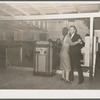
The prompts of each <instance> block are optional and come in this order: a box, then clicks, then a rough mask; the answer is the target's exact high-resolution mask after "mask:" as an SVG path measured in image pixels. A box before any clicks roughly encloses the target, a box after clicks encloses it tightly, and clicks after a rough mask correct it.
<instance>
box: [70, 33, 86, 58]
mask: <svg viewBox="0 0 100 100" xmlns="http://www.w3.org/2000/svg"><path fill="white" fill-rule="evenodd" d="M78 39H81V41H82V44H77V45H74V46H70V48H69V54H70V56H71V57H73V58H76V59H77V57H80V55H81V48H82V47H83V46H84V45H85V43H84V42H83V40H82V38H81V37H80V35H79V34H76V33H75V34H74V36H73V37H72V39H71V40H72V42H76V41H77V40H78ZM75 56H76V57H75Z"/></svg>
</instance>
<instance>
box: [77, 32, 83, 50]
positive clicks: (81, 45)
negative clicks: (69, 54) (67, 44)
mask: <svg viewBox="0 0 100 100" xmlns="http://www.w3.org/2000/svg"><path fill="white" fill-rule="evenodd" d="M78 39H80V40H81V42H82V43H81V44H78V45H79V46H80V49H81V48H82V47H84V46H85V42H84V41H83V40H82V38H81V36H80V35H79V34H78Z"/></svg>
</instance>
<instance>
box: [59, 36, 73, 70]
mask: <svg viewBox="0 0 100 100" xmlns="http://www.w3.org/2000/svg"><path fill="white" fill-rule="evenodd" d="M70 45H74V42H72V41H71V38H70V37H69V36H66V37H65V38H64V40H63V42H62V48H61V51H60V68H61V69H64V70H65V71H66V70H67V71H71V65H70V57H69V46H70Z"/></svg>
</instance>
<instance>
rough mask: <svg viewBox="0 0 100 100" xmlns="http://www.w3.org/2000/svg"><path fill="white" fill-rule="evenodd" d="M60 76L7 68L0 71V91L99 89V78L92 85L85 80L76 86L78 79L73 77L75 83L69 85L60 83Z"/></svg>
mask: <svg viewBox="0 0 100 100" xmlns="http://www.w3.org/2000/svg"><path fill="white" fill-rule="evenodd" d="M60 76H61V75H55V76H53V77H42V76H35V75H33V71H32V70H19V69H16V68H7V69H6V70H5V69H3V70H0V89H64V90H65V89H66V90H67V89H68V90H70V89H79V90H81V89H82V90H83V89H100V86H99V85H100V78H99V80H98V79H96V78H95V79H94V82H93V83H89V79H88V78H85V81H84V83H83V84H81V85H78V84H77V83H78V77H77V76H75V81H74V82H72V84H71V85H70V84H66V83H65V82H63V81H60Z"/></svg>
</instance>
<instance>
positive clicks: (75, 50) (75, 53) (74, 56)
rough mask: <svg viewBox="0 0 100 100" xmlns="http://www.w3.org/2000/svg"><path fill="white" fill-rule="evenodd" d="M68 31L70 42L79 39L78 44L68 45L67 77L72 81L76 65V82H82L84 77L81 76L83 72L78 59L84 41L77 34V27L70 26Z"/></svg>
mask: <svg viewBox="0 0 100 100" xmlns="http://www.w3.org/2000/svg"><path fill="white" fill-rule="evenodd" d="M69 32H70V34H71V40H72V42H76V41H78V40H81V43H80V44H77V45H74V46H70V48H69V55H70V61H71V72H70V76H69V79H70V81H74V75H73V72H74V67H76V69H77V71H78V75H79V82H78V84H82V83H83V81H84V77H83V72H82V68H81V65H80V64H81V63H80V59H81V48H82V47H83V46H84V42H83V41H82V38H81V37H80V35H79V34H77V29H76V27H75V26H70V28H69Z"/></svg>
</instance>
